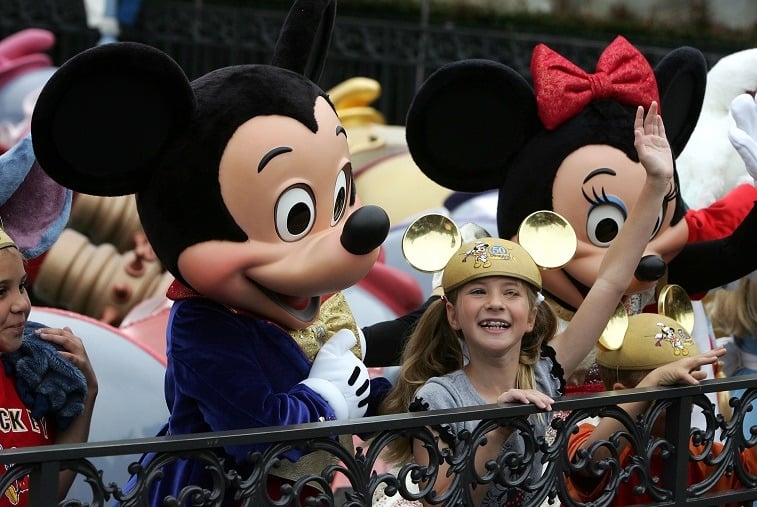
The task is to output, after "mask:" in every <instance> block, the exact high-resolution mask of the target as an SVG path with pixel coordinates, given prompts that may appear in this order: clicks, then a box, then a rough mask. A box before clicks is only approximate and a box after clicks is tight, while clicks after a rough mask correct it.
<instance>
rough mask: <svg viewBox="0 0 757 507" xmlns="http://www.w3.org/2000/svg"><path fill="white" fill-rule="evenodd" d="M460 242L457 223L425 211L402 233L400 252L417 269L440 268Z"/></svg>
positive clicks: (438, 269) (431, 271) (430, 269)
mask: <svg viewBox="0 0 757 507" xmlns="http://www.w3.org/2000/svg"><path fill="white" fill-rule="evenodd" d="M462 244H463V239H462V234H461V233H460V228H459V227H458V226H457V224H456V223H455V222H454V221H453V220H452V219H451V218H449V217H446V216H444V215H441V214H438V213H429V214H427V215H423V216H422V217H419V218H417V219H415V220H414V221H413V222H412V223H411V224H410V225H409V226H408V227H407V229H405V233H404V234H403V235H402V255H403V256H404V257H405V259H406V260H407V262H409V263H410V265H411V266H413V267H414V268H415V269H417V270H418V271H423V272H424V273H434V272H436V271H441V270H442V269H444V266H445V265H446V264H447V261H449V259H450V257H452V254H454V253H455V252H456V251H457V250H458V249H459V248H460V246H461V245H462Z"/></svg>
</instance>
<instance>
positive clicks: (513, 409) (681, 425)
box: [0, 375, 757, 507]
mask: <svg viewBox="0 0 757 507" xmlns="http://www.w3.org/2000/svg"><path fill="white" fill-rule="evenodd" d="M736 389H746V392H745V394H744V396H743V397H742V398H741V399H737V398H731V402H730V405H731V407H732V409H733V414H732V417H731V418H730V420H728V421H726V419H725V418H724V417H723V416H722V415H720V414H718V413H717V412H716V410H715V406H714V404H713V403H711V402H710V399H709V398H708V397H707V396H706V395H707V394H708V393H715V392H718V391H724V392H725V391H727V392H730V391H733V390H736ZM756 398H757V375H755V376H748V377H747V376H745V377H734V378H729V379H717V380H708V381H704V382H702V383H701V385H699V386H683V387H666V388H657V389H630V390H626V391H622V392H604V393H597V394H587V395H576V396H571V397H565V398H562V399H559V400H557V401H556V403H555V404H554V405H553V410H554V411H555V412H553V413H560V414H564V417H555V418H554V419H553V422H552V428H553V430H554V436H552V437H548V438H543V437H537V436H535V434H534V431H533V427H532V426H531V425H530V423H528V422H527V417H528V416H530V415H533V414H536V413H538V411H537V409H536V408H535V407H534V406H532V405H518V404H510V405H507V406H497V405H486V406H480V407H468V408H462V409H450V410H440V411H429V412H415V413H408V414H399V415H392V416H380V417H366V418H363V419H356V420H351V421H347V422H323V423H311V424H302V425H294V426H283V427H273V428H256V429H252V430H240V431H226V432H218V433H203V434H194V435H184V436H168V437H155V438H147V439H138V440H124V441H114V442H91V443H85V444H78V445H53V446H46V447H37V448H28V449H18V450H5V451H2V452H0V464H5V465H7V466H9V467H10V468H9V469H8V471H7V472H6V473H5V475H4V476H3V477H2V478H1V479H0V491H5V490H6V488H8V487H9V486H10V485H11V484H13V482H14V481H15V480H18V479H19V478H21V477H23V476H25V475H30V485H29V490H30V493H31V495H30V506H31V507H41V506H49V505H54V504H55V491H56V484H57V471H58V469H59V468H60V467H63V468H70V469H73V470H75V471H76V472H77V473H78V474H79V475H81V476H83V477H84V478H85V479H86V481H87V482H88V483H89V485H90V487H91V489H92V498H91V499H69V500H66V502H65V503H61V505H93V506H100V505H109V503H108V502H113V501H117V502H119V503H120V505H122V506H124V507H129V506H144V505H147V503H146V496H145V495H146V492H147V490H148V488H149V487H150V485H151V484H152V483H153V481H155V480H157V479H159V478H160V477H161V468H162V467H163V466H165V465H166V464H169V463H172V462H174V461H176V460H179V459H186V458H191V459H195V460H199V461H200V462H202V463H203V464H204V465H205V467H206V468H207V470H208V473H209V474H210V476H211V477H212V486H209V487H208V486H206V487H204V488H203V487H200V486H198V485H194V486H191V485H190V486H188V487H187V488H185V489H184V490H183V491H182V492H181V494H180V495H179V497H178V498H169V499H166V501H165V505H193V506H201V505H207V506H211V505H222V502H223V499H224V498H227V499H228V498H229V495H233V497H234V498H237V499H238V503H237V504H235V505H243V506H263V505H289V503H287V498H297V497H298V495H299V493H300V491H301V489H302V488H303V487H304V486H306V485H309V486H315V487H318V488H320V489H321V490H322V491H323V492H322V493H321V497H320V498H319V499H318V500H319V501H321V502H323V503H319V504H316V503H313V504H312V505H344V506H355V507H357V506H368V505H371V498H372V495H373V493H374V491H376V489H377V488H388V490H387V491H389V492H396V493H395V494H397V495H400V496H402V497H403V498H406V499H408V500H417V499H419V498H421V497H424V498H425V499H426V500H427V501H432V502H433V501H437V502H439V503H440V504H443V505H450V506H451V505H454V506H467V505H471V501H470V498H469V496H468V495H469V485H470V484H472V483H478V484H479V485H481V484H488V483H491V482H493V481H497V482H499V483H500V484H502V485H504V486H511V487H517V488H521V489H522V490H524V491H526V492H530V493H532V496H531V498H530V500H529V502H528V504H527V505H540V504H542V502H544V501H545V500H546V501H553V502H555V503H558V502H559V503H562V504H563V505H566V506H576V505H584V504H582V503H580V502H578V501H576V500H574V499H572V498H571V496H570V495H569V494H568V490H567V489H566V481H565V478H566V477H567V476H569V475H573V474H578V473H584V474H586V473H590V474H594V476H595V477H596V480H597V481H599V480H600V478H601V479H602V480H604V481H605V487H604V490H603V493H602V495H601V497H599V498H598V499H596V500H594V503H591V504H590V505H607V504H608V503H609V502H610V501H611V500H612V498H613V497H614V495H615V494H616V492H617V488H618V486H619V485H620V484H621V483H622V482H624V481H627V480H629V479H634V480H635V481H636V483H638V485H639V488H638V492H639V493H642V492H645V493H646V494H647V495H649V496H650V497H651V498H652V499H653V501H654V502H655V503H654V504H655V505H660V506H672V505H684V504H685V505H702V506H704V505H722V504H726V503H732V504H739V503H744V502H747V501H750V500H757V476H755V475H753V474H754V470H749V469H748V468H745V467H744V466H743V465H742V460H741V454H742V453H743V452H748V453H755V452H757V449H755V448H754V447H755V445H756V444H757V427H752V428H751V437H750V438H745V437H744V434H743V425H744V416H745V415H746V414H747V413H749V412H750V411H751V410H752V403H753V402H754V401H755V399H756ZM642 400H643V401H651V402H652V405H651V409H650V410H649V411H648V412H647V414H646V415H645V416H644V417H643V418H640V419H639V420H632V419H631V418H630V417H629V416H628V414H626V413H625V412H624V411H622V410H621V409H619V408H618V407H617V405H618V404H620V403H626V402H633V401H642ZM695 407H696V408H695ZM692 408H694V409H696V410H701V411H702V415H703V416H704V420H705V421H706V423H705V424H704V426H705V427H702V428H694V427H692V426H691V411H692ZM594 416H602V417H613V418H615V419H617V420H618V421H619V422H620V423H621V424H622V425H623V427H624V430H623V431H622V432H619V433H616V435H615V436H614V437H613V438H611V439H610V440H609V441H607V442H602V443H601V444H598V445H595V446H593V447H592V448H591V449H590V450H591V452H593V451H594V450H596V449H599V448H602V449H604V450H607V449H610V457H608V458H604V459H603V460H600V461H599V462H596V461H595V460H592V459H590V457H591V452H588V453H586V454H585V455H584V454H582V455H580V456H579V457H578V459H574V460H571V459H570V457H569V456H568V455H567V444H568V440H569V438H570V436H571V434H572V433H573V432H574V430H575V429H576V427H577V424H578V423H579V422H580V421H582V420H583V419H584V418H586V417H594ZM661 417H665V421H664V424H665V432H664V433H665V434H664V437H657V436H655V435H654V434H653V432H652V428H653V427H654V426H655V423H656V422H658V421H660V418H661ZM466 420H480V421H481V422H480V424H479V425H478V426H477V428H476V430H475V431H473V432H472V433H471V434H470V435H466V436H465V445H463V446H461V448H459V449H458V450H457V451H455V452H451V451H445V452H440V451H439V450H438V449H437V447H436V445H435V443H434V439H433V437H432V434H431V433H430V432H429V431H428V430H427V429H426V427H427V426H435V425H440V424H444V423H450V422H456V421H466ZM498 425H500V426H510V427H512V428H514V429H516V430H518V431H519V435H520V436H519V438H521V439H522V440H523V442H524V444H525V445H524V446H523V448H524V449H525V451H524V452H523V453H518V454H513V453H505V454H503V455H501V456H500V457H499V458H498V459H497V460H496V461H492V462H490V463H489V466H488V471H487V473H486V474H485V475H484V476H478V475H477V474H476V473H475V472H474V467H473V466H472V463H473V460H474V459H475V454H476V450H477V449H478V448H479V446H480V445H481V444H482V442H483V441H484V440H485V438H486V433H488V432H489V431H491V430H492V429H494V428H496V427H497V426H498ZM337 435H372V436H373V438H372V439H371V440H370V444H366V445H364V446H358V447H356V448H355V449H354V450H353V449H350V448H348V447H344V446H342V445H341V444H340V443H339V441H337V440H336V439H335V438H334V437H335V436H337ZM408 437H413V438H417V439H421V440H422V441H424V442H425V443H426V444H427V448H428V450H429V456H430V463H432V464H434V463H440V462H441V460H446V461H447V463H449V464H450V465H451V470H452V471H453V473H454V480H453V482H452V485H451V486H450V488H449V489H448V490H447V491H446V492H445V493H444V494H442V495H440V496H438V497H437V496H436V495H435V493H434V492H433V491H432V490H433V481H434V477H435V474H436V473H437V470H438V469H437V467H436V466H429V467H421V466H418V465H415V464H413V463H408V464H404V465H403V466H402V467H400V468H397V469H392V470H390V471H387V470H386V467H384V466H380V465H381V461H380V459H381V453H382V450H384V449H385V447H386V446H387V445H388V444H389V443H390V442H391V441H393V440H394V439H397V438H408ZM690 440H691V441H693V442H695V443H696V444H698V445H699V446H700V447H699V449H702V451H701V453H698V454H696V455H692V454H691V453H690V452H689V445H688V444H689V441H690ZM621 441H623V442H626V443H627V445H630V446H631V447H632V449H633V450H634V455H635V458H634V459H633V460H631V462H630V464H626V465H625V466H623V464H622V463H619V462H618V458H617V456H618V454H617V451H614V450H613V449H616V448H617V446H618V444H619V442H621ZM718 442H720V443H721V444H722V446H723V447H722V452H720V453H712V452H710V451H711V449H712V446H713V445H719V444H718ZM256 444H258V445H259V444H270V445H269V447H268V448H267V450H266V451H265V452H263V453H261V452H255V453H251V454H250V455H249V457H248V462H247V463H246V464H244V468H245V469H246V470H248V472H247V473H246V474H243V473H242V472H240V471H239V469H235V467H233V466H229V464H228V463H224V461H223V460H222V459H220V458H219V457H218V455H217V454H216V452H215V450H216V449H219V448H222V447H226V446H247V445H250V446H251V445H256ZM292 450H305V451H321V452H325V453H327V454H329V455H331V456H332V457H333V458H334V459H335V461H336V460H338V461H339V463H338V464H333V465H328V466H326V467H325V468H323V469H322V470H320V471H316V472H315V473H312V474H306V475H304V476H302V477H300V478H299V479H298V480H297V481H296V482H295V483H294V484H293V485H292V487H291V488H288V489H286V490H285V497H284V498H282V499H279V500H277V501H273V500H271V499H269V498H268V496H267V492H266V482H267V479H268V476H269V474H276V470H277V467H278V466H279V464H280V462H281V460H280V456H281V455H282V454H283V453H286V452H289V451H292ZM147 452H152V453H156V456H155V458H154V459H153V460H152V461H151V462H150V463H149V464H148V465H146V466H144V467H143V466H142V465H138V464H133V465H131V466H130V467H129V471H128V473H130V474H133V475H134V476H135V478H136V481H134V484H135V485H134V487H132V488H131V489H130V490H129V491H125V487H124V486H125V485H124V484H116V483H109V484H104V483H103V481H102V477H101V474H100V473H98V471H97V470H96V468H95V467H94V466H93V465H92V462H91V460H92V459H93V458H96V457H100V456H116V455H125V454H135V453H147ZM653 457H656V458H655V459H661V460H662V461H663V463H664V472H663V473H662V474H661V475H660V476H655V475H654V473H653V472H652V468H651V467H650V462H651V460H652V459H653ZM534 461H537V463H541V464H542V466H543V469H542V474H541V476H540V477H539V478H538V479H537V480H535V481H533V482H528V481H525V482H524V481H523V480H522V474H521V473H520V472H522V471H523V470H524V469H528V468H529V467H530V465H531V464H532V463H533V462H534ZM692 461H702V462H704V463H706V464H708V465H710V474H709V475H708V477H707V478H705V479H704V480H702V481H701V482H699V483H697V484H688V480H689V479H688V466H689V463H690V462H692ZM537 466H538V465H537ZM524 467H525V468H524ZM337 474H342V475H343V476H344V477H346V481H347V483H348V484H349V487H348V488H346V489H345V490H344V491H343V492H342V496H341V497H339V496H337V495H336V494H335V492H334V491H333V490H332V488H331V487H330V485H331V484H332V482H333V481H334V478H335V477H336V475H337ZM723 475H728V476H734V475H735V477H737V478H738V479H739V481H740V483H741V484H742V485H743V488H742V489H738V490H728V491H718V492H712V491H710V490H711V488H712V486H713V483H714V481H716V480H717V479H718V478H720V477H721V476H723ZM423 478H426V479H429V482H428V483H427V486H426V487H425V488H420V489H419V490H418V489H417V488H412V487H408V484H410V483H413V482H415V483H417V482H418V481H419V480H420V479H423ZM315 501H316V499H313V502H315ZM184 502H188V503H184Z"/></svg>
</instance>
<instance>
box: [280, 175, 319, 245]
mask: <svg viewBox="0 0 757 507" xmlns="http://www.w3.org/2000/svg"><path fill="white" fill-rule="evenodd" d="M275 220H276V232H277V234H278V235H279V237H280V238H281V239H283V240H284V241H297V240H298V239H300V238H302V237H303V236H305V235H306V234H307V233H308V232H310V229H312V228H313V223H314V222H315V202H314V199H313V194H312V192H310V190H309V189H308V188H307V187H305V186H303V185H296V186H293V187H290V188H288V189H286V190H285V191H284V192H283V193H282V194H281V195H280V196H279V199H278V201H276V213H275Z"/></svg>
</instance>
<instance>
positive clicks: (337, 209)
mask: <svg viewBox="0 0 757 507" xmlns="http://www.w3.org/2000/svg"><path fill="white" fill-rule="evenodd" d="M347 185H348V184H347V175H346V174H345V173H344V171H339V175H338V176H337V177H336V183H334V212H333V215H332V216H331V225H332V226H334V225H336V224H337V223H338V222H339V220H340V219H341V218H342V216H343V215H344V210H345V209H347V195H348V194H347V190H348V189H347Z"/></svg>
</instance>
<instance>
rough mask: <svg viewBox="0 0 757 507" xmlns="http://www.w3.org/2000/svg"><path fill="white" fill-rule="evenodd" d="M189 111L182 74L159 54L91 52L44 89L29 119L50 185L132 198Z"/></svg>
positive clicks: (146, 50)
mask: <svg viewBox="0 0 757 507" xmlns="http://www.w3.org/2000/svg"><path fill="white" fill-rule="evenodd" d="M194 105H195V98H194V94H193V92H192V89H191V87H190V85H189V81H188V80H187V78H186V76H185V75H184V72H183V71H182V69H181V68H180V67H179V65H178V64H177V63H176V62H175V61H173V60H172V59H171V58H170V57H169V56H168V55H166V54H165V53H163V52H162V51H160V50H158V49H155V48H152V47H150V46H146V45H143V44H137V43H131V42H123V43H115V44H106V45H103V46H97V47H94V48H92V49H89V50H86V51H84V52H83V53H80V54H79V55H77V56H75V57H74V58H72V59H70V60H69V61H68V62H66V63H64V64H63V65H62V66H61V67H60V68H59V69H58V70H57V71H56V73H55V74H54V75H53V76H52V77H51V78H50V79H49V80H48V82H47V83H46V84H45V87H44V88H43V90H42V92H41V94H40V96H39V98H38V100H37V102H36V106H35V109H34V113H33V115H32V127H31V131H32V142H33V144H34V153H35V156H36V157H37V160H38V162H39V164H40V165H41V166H42V168H43V169H44V170H45V172H47V173H48V174H49V175H50V177H52V178H53V179H54V180H56V181H57V182H58V183H60V184H61V185H64V186H66V187H68V188H71V189H73V190H75V191H78V192H83V193H87V194H92V195H125V194H131V193H135V192H136V191H137V190H138V189H139V188H140V187H141V186H142V185H143V184H144V182H145V181H146V180H147V178H148V177H149V173H150V171H151V170H153V169H155V167H156V165H157V164H158V161H159V159H160V157H161V155H162V153H163V152H164V150H165V149H166V148H167V146H168V144H169V143H170V142H171V141H172V139H174V138H175V136H176V135H177V133H180V132H181V131H183V129H184V128H185V126H186V124H187V123H188V121H189V119H190V117H191V115H192V112H193V111H194Z"/></svg>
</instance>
